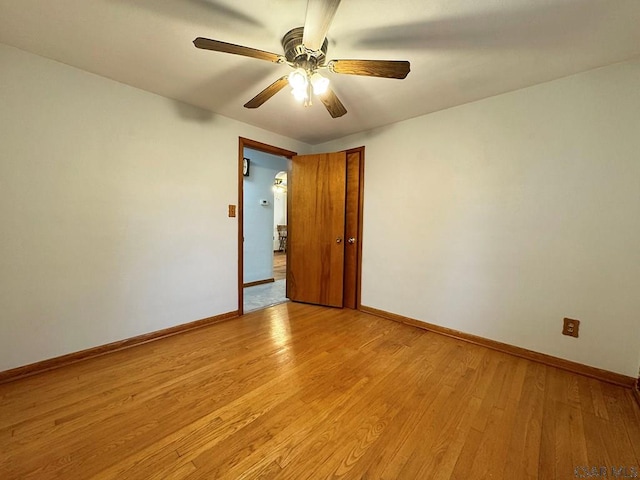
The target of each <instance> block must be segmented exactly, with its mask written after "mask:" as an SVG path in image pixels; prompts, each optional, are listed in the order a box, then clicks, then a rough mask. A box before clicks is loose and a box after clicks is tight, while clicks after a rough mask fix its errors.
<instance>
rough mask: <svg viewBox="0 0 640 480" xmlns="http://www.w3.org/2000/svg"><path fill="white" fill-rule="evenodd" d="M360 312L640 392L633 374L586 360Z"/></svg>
mask: <svg viewBox="0 0 640 480" xmlns="http://www.w3.org/2000/svg"><path fill="white" fill-rule="evenodd" d="M360 311H362V312H365V313H370V314H371V315H376V316H378V317H382V318H386V319H387V320H393V321H395V322H400V323H404V324H407V325H411V326H413V327H417V328H421V329H423V330H428V331H430V332H433V333H438V334H440V335H446V336H448V337H452V338H456V339H458V340H463V341H465V342H469V343H473V344H475V345H481V346H483V347H487V348H491V349H492V350H498V351H500V352H504V353H508V354H510V355H515V356H516V357H521V358H526V359H527V360H532V361H534V362H538V363H543V364H545V365H548V366H551V367H556V368H561V369H563V370H567V371H569V372H572V373H577V374H579V375H584V376H587V377H591V378H595V379H597V380H601V381H603V382H607V383H612V384H614V385H619V386H622V387H626V388H633V389H634V391H636V390H635V387H634V385H635V383H636V379H635V378H633V377H628V376H626V375H622V374H619V373H615V372H610V371H608V370H602V369H600V368H596V367H590V366H588V365H583V364H582V363H577V362H572V361H571V360H565V359H563V358H559V357H554V356H552V355H547V354H545V353H539V352H534V351H533V350H527V349H526V348H521V347H516V346H514V345H509V344H508V343H502V342H497V341H495V340H490V339H488V338H484V337H479V336H477V335H472V334H470V333H464V332H460V331H458V330H453V329H451V328H447V327H441V326H439V325H433V324H431V323H427V322H421V321H420V320H415V319H413V318H408V317H403V316H402V315H397V314H395V313H390V312H385V311H384V310H378V309H377V308H372V307H367V306H364V305H363V306H361V307H360ZM636 394H637V395H640V394H638V393H637V391H636Z"/></svg>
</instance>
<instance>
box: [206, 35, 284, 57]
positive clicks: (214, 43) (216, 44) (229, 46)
mask: <svg viewBox="0 0 640 480" xmlns="http://www.w3.org/2000/svg"><path fill="white" fill-rule="evenodd" d="M193 44H194V45H195V46H196V48H202V49H204V50H213V51H214V52H224V53H233V54H234V55H244V56H245V57H251V58H257V59H259V60H267V61H269V62H274V63H279V62H280V61H281V59H282V55H276V54H275V53H271V52H265V51H264V50H257V49H255V48H250V47H243V46H242V45H235V44H233V43H226V42H221V41H219V40H211V39H210V38H202V37H198V38H196V39H195V40H194V41H193Z"/></svg>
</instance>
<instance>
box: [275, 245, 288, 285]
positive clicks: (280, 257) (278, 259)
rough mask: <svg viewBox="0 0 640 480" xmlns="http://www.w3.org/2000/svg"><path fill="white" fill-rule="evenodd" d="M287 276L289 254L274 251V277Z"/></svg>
mask: <svg viewBox="0 0 640 480" xmlns="http://www.w3.org/2000/svg"><path fill="white" fill-rule="evenodd" d="M284 278H287V254H286V252H273V279H274V280H276V281H277V280H282V279H284Z"/></svg>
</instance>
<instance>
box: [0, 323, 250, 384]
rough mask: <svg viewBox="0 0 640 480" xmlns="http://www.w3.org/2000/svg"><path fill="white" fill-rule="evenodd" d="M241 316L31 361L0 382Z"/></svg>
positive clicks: (1, 374)
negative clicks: (39, 360)
mask: <svg viewBox="0 0 640 480" xmlns="http://www.w3.org/2000/svg"><path fill="white" fill-rule="evenodd" d="M238 316H239V314H238V311H237V310H236V311H234V312H228V313H223V314H220V315H216V316H214V317H208V318H203V319H202V320H196V321H195V322H189V323H184V324H182V325H176V326H175V327H170V328H165V329H163V330H157V331H155V332H150V333H145V334H143V335H138V336H136V337H131V338H127V339H125V340H120V341H118V342H113V343H108V344H106V345H100V346H98V347H93V348H88V349H86V350H81V351H79V352H74V353H69V354H67V355H62V356H60V357H55V358H50V359H47V360H43V361H41V362H36V363H31V364H29V365H25V366H23V367H17V368H12V369H11V370H5V371H3V372H0V384H1V383H6V382H11V381H13V380H17V379H19V378H24V377H28V376H31V375H36V374H38V373H42V372H46V371H49V370H54V369H56V368H60V367H64V366H66V365H70V364H72V363H77V362H81V361H83V360H88V359H90V358H95V357H99V356H101V355H105V354H107V353H112V352H116V351H118V350H124V349H126V348H131V347H135V346H137V345H142V344H143V343H148V342H152V341H154V340H160V339H161V338H166V337H170V336H172V335H177V334H179V333H184V332H187V331H189V330H195V329H196V328H202V327H206V326H208V325H213V324H214V323H220V322H224V321H227V320H231V319H233V318H237V317H238Z"/></svg>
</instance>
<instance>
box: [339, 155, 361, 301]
mask: <svg viewBox="0 0 640 480" xmlns="http://www.w3.org/2000/svg"><path fill="white" fill-rule="evenodd" d="M363 157H364V147H360V148H356V149H353V150H348V151H347V195H346V204H345V212H346V217H345V222H344V223H345V232H344V238H345V246H344V248H345V251H344V277H343V278H344V289H343V292H344V298H343V306H344V307H345V308H353V309H356V308H358V307H359V305H360V258H361V257H362V200H363V193H364V192H363V186H364V158H363Z"/></svg>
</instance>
